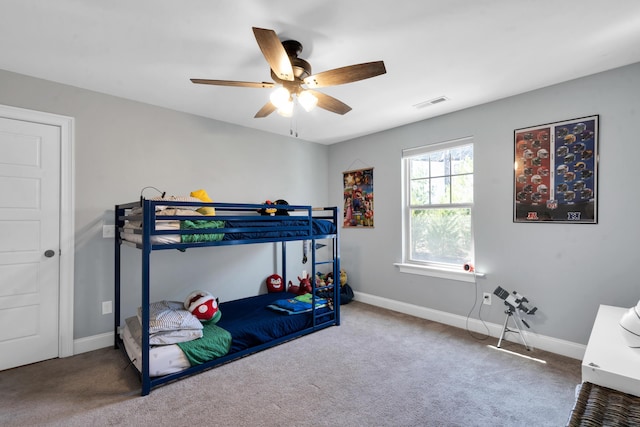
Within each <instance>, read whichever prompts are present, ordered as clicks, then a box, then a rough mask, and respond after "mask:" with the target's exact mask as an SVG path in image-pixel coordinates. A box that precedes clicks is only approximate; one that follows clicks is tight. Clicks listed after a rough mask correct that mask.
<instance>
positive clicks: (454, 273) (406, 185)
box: [395, 136, 481, 282]
mask: <svg viewBox="0 0 640 427" xmlns="http://www.w3.org/2000/svg"><path fill="white" fill-rule="evenodd" d="M464 145H472V146H474V149H475V145H474V141H473V137H471V136H469V137H464V138H459V139H455V140H450V141H446V142H440V143H435V144H429V145H424V146H420V147H415V148H408V149H404V150H402V262H400V263H396V264H395V265H396V266H397V267H398V268H399V269H400V271H401V272H403V273H411V274H421V275H426V276H432V277H440V278H445V279H452V280H459V281H464V282H473V281H475V278H476V277H477V276H478V275H481V274H478V273H477V272H476V271H473V272H469V271H465V269H464V265H454V264H447V263H436V262H429V261H416V260H411V259H410V256H409V254H410V253H411V247H410V246H411V241H410V235H411V230H410V224H411V221H410V216H411V208H410V205H409V204H410V200H411V195H410V177H409V171H408V168H407V164H408V160H407V159H408V158H411V157H415V156H418V155H421V154H427V153H432V152H437V151H443V150H449V149H453V148H456V147H460V146H464ZM473 174H474V176H475V153H474V171H473ZM474 185H475V180H474ZM474 193H475V190H474ZM440 206H441V207H448V206H451V207H456V208H460V207H464V208H469V209H470V212H471V236H470V237H471V248H470V249H471V256H470V259H469V260H468V262H469V263H470V264H472V265H474V257H475V256H474V242H473V237H474V236H473V234H474V233H473V223H474V209H473V208H474V203H473V202H471V203H456V204H450V205H449V204H447V205H440Z"/></svg>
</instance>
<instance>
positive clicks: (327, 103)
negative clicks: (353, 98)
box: [307, 89, 351, 115]
mask: <svg viewBox="0 0 640 427" xmlns="http://www.w3.org/2000/svg"><path fill="white" fill-rule="evenodd" d="M307 92H309V93H311V94H312V95H313V96H315V97H316V98H318V107H320V108H323V109H325V110H327V111H331V112H332V113H336V114H340V115H342V114H347V113H348V112H349V111H351V107H349V106H348V105H347V104H345V103H344V102H342V101H340V100H339V99H336V98H334V97H332V96H329V95H327V94H324V93H322V92H318V91H315V90H309V89H307Z"/></svg>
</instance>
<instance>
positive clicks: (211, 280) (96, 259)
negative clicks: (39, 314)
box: [0, 71, 329, 338]
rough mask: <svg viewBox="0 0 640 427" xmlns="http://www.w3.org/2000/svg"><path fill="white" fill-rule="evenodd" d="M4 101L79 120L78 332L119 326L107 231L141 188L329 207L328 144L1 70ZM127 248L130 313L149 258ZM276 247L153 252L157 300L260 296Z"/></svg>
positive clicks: (299, 254)
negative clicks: (199, 292) (200, 292)
mask: <svg viewBox="0 0 640 427" xmlns="http://www.w3.org/2000/svg"><path fill="white" fill-rule="evenodd" d="M0 104H4V105H10V106H14V107H20V108H27V109H32V110H38V111H45V112H49V113H55V114H61V115H66V116H71V117H74V118H75V119H76V122H75V123H76V129H75V166H76V181H75V182H76V184H75V191H76V193H75V194H76V211H75V215H76V217H75V218H76V230H75V231H76V256H75V303H74V305H75V311H74V338H82V337H88V336H92V335H96V334H100V333H104V332H109V331H111V330H112V324H113V318H112V315H102V314H101V303H102V301H108V300H113V239H103V238H102V225H103V224H113V206H114V205H115V204H116V203H125V202H130V201H135V200H138V199H139V197H140V191H141V189H142V188H143V187H145V186H149V185H153V186H155V187H158V188H160V189H162V190H164V191H166V192H167V194H170V195H172V194H173V195H188V194H189V192H190V191H193V190H197V189H199V188H204V189H206V190H207V192H208V193H209V195H210V197H211V198H212V199H213V200H214V201H219V202H243V203H262V202H263V201H264V200H266V199H271V200H275V199H279V198H283V199H285V200H287V201H289V203H291V204H311V205H314V206H325V205H326V204H327V199H328V187H327V182H328V178H327V171H328V170H329V167H328V163H327V161H328V147H326V146H323V145H319V144H314V143H310V142H307V141H303V140H299V139H293V138H288V137H280V136H275V135H271V134H266V133H263V132H256V131H253V130H250V129H247V128H243V127H239V126H235V125H230V124H226V123H222V122H218V121H214V120H209V119H205V118H201V117H196V116H192V115H188V114H182V113H178V112H175V111H170V110H167V109H162V108H157V107H154V106H150V105H145V104H141V103H137V102H133V101H129V100H125V99H121V98H116V97H112V96H107V95H103V94H99V93H96V92H90V91H87V90H82V89H78V88H74V87H70V86H65V85H61V84H56V83H52V82H49V81H45V80H39V79H34V78H30V77H26V76H22V75H18V74H14V73H10V72H6V71H0ZM283 126H288V122H287V121H286V120H284V121H283ZM145 195H147V196H148V197H151V196H155V195H156V193H155V192H154V191H151V190H150V191H148V192H145ZM288 249H289V247H288ZM298 249H299V250H297V249H296V247H295V246H292V247H291V249H289V253H291V256H292V257H293V258H294V260H298V259H301V258H302V249H301V248H298ZM123 250H124V254H125V258H126V260H125V262H124V265H123V272H124V273H123V280H124V282H125V283H124V284H125V285H128V288H126V290H125V291H123V293H124V298H123V299H124V301H125V306H124V309H123V310H124V311H123V314H124V315H132V314H133V313H134V310H135V307H137V305H138V304H139V300H140V291H139V282H140V265H139V264H140V255H139V252H138V251H137V250H135V249H133V248H129V247H125V248H124V249H123ZM274 252H275V250H274V247H273V246H271V245H255V246H253V245H251V246H243V247H233V248H211V250H207V251H188V252H187V253H180V252H178V251H160V252H157V253H154V254H152V266H153V267H154V269H153V270H152V276H151V277H152V282H153V285H154V289H155V293H154V294H152V299H177V300H183V299H184V298H185V297H186V295H188V294H189V292H191V291H192V290H195V289H207V290H210V291H211V292H213V293H214V294H215V295H216V296H218V297H219V298H220V299H221V301H225V300H230V299H235V298H239V297H242V296H247V295H254V294H256V293H257V292H258V291H260V290H265V285H264V279H265V278H266V277H267V276H269V275H270V274H273V273H274V272H276V271H278V270H276V263H275V262H274V257H273V254H274ZM299 264H300V263H299ZM307 268H309V267H307ZM302 269H303V266H302V264H300V265H299V266H297V267H296V266H295V265H294V266H293V267H291V269H288V272H289V274H292V273H296V272H297V271H301V270H302ZM298 274H299V273H298Z"/></svg>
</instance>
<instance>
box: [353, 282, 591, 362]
mask: <svg viewBox="0 0 640 427" xmlns="http://www.w3.org/2000/svg"><path fill="white" fill-rule="evenodd" d="M353 293H354V299H355V300H356V301H360V302H362V303H365V304H370V305H374V306H377V307H382V308H386V309H389V310H393V311H397V312H400V313H404V314H408V315H411V316H415V317H419V318H421V319H427V320H431V321H434V322H438V323H443V324H445V325H450V326H455V327H456V328H461V329H468V330H470V331H472V332H476V333H480V334H487V329H489V335H491V336H492V337H495V338H496V344H497V339H498V338H499V337H500V333H501V332H502V327H503V325H498V324H495V323H487V322H484V323H483V322H481V321H480V320H478V319H471V318H469V319H467V317H465V316H459V315H457V314H451V313H447V312H445V311H439V310H433V309H431V308H427V307H422V306H418V305H414V304H408V303H405V302H400V301H395V300H391V299H387V298H382V297H378V296H375V295H370V294H366V293H362V292H357V291H354V292H353ZM485 325H486V326H485ZM523 335H524V338H525V340H526V341H527V344H529V346H530V347H533V348H539V349H541V350H545V351H549V352H551V353H556V354H560V355H562V356H567V357H571V358H573V359H578V360H582V358H583V357H584V352H585V350H586V348H587V347H586V346H585V345H582V344H577V343H574V342H571V341H565V340H561V339H558V338H553V337H548V336H544V335H539V334H535V333H533V332H531V331H523ZM504 339H505V340H508V341H513V342H521V341H520V338H519V337H518V336H517V334H507V335H506V336H505V338H504Z"/></svg>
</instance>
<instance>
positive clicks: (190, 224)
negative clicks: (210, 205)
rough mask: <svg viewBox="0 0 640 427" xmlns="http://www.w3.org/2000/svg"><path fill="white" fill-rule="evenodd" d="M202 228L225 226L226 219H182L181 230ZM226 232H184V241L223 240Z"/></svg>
mask: <svg viewBox="0 0 640 427" xmlns="http://www.w3.org/2000/svg"><path fill="white" fill-rule="evenodd" d="M202 228H224V221H217V220H211V221H209V220H204V219H199V220H196V221H191V220H189V219H186V220H184V221H180V229H181V230H198V229H202ZM223 237H224V233H219V234H183V235H182V239H181V241H182V243H198V242H218V241H220V240H222V238H223Z"/></svg>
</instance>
